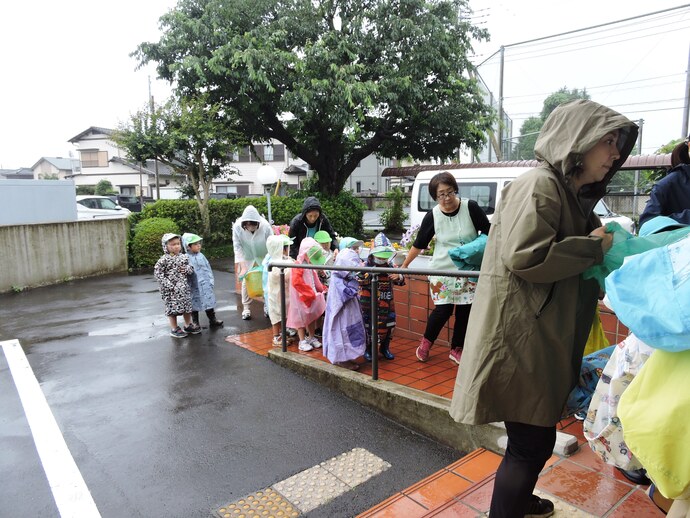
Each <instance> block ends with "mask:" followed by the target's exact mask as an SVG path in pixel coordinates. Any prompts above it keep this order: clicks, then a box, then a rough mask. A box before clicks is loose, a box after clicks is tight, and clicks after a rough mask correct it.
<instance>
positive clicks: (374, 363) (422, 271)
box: [268, 261, 479, 381]
mask: <svg viewBox="0 0 690 518" xmlns="http://www.w3.org/2000/svg"><path fill="white" fill-rule="evenodd" d="M273 268H280V316H281V318H282V322H281V324H280V331H281V335H282V340H283V343H282V350H283V352H284V353H285V352H287V323H286V322H287V317H286V314H285V313H286V304H285V268H301V269H303V270H328V271H341V272H362V273H370V274H371V318H370V322H369V327H370V329H369V332H370V335H371V379H372V380H374V381H376V380H378V379H379V344H378V340H374V337H375V336H378V329H377V326H378V298H379V294H378V276H379V274H382V273H395V274H398V275H435V276H441V277H479V271H473V270H432V269H429V268H390V267H378V266H376V267H374V266H336V265H334V264H332V265H315V264H306V263H299V264H298V263H292V262H287V261H270V262H269V263H268V271H269V272H270V271H271V270H272V269H273ZM403 272H404V273H403Z"/></svg>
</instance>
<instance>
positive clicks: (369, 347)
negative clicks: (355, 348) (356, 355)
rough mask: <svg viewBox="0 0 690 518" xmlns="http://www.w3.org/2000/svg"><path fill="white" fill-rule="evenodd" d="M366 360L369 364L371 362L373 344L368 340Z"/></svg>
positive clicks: (365, 352)
mask: <svg viewBox="0 0 690 518" xmlns="http://www.w3.org/2000/svg"><path fill="white" fill-rule="evenodd" d="M364 359H365V360H366V361H368V362H370V361H371V342H370V341H369V340H367V345H366V349H364Z"/></svg>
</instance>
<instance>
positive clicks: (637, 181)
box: [632, 119, 644, 220]
mask: <svg viewBox="0 0 690 518" xmlns="http://www.w3.org/2000/svg"><path fill="white" fill-rule="evenodd" d="M637 123H638V126H639V127H640V132H639V133H638V135H637V154H638V155H641V154H642V128H643V127H644V119H640V120H638V121H637ZM639 192H640V170H639V169H635V186H634V187H633V208H632V209H633V210H632V216H633V218H632V219H633V220H636V218H637V198H638V196H639Z"/></svg>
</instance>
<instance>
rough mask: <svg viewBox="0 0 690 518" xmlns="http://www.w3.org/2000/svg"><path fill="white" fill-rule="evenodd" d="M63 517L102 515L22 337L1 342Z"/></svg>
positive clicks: (78, 517) (77, 517)
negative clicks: (39, 381) (22, 344)
mask: <svg viewBox="0 0 690 518" xmlns="http://www.w3.org/2000/svg"><path fill="white" fill-rule="evenodd" d="M0 345H1V346H2V349H3V351H4V352H5V357H6V358H7V363H8V365H9V367H10V372H11V373H12V378H13V379H14V384H15V385H16V387H17V392H18V393H19V398H20V399H21V402H22V406H23V407H24V413H25V414H26V419H27V421H28V422H29V427H30V428H31V433H32V435H33V438H34V444H36V450H38V455H39V457H40V458H41V462H42V463H43V470H44V471H45V473H46V477H47V478H48V483H49V484H50V489H51V491H52V492H53V498H54V499H55V504H56V505H57V508H58V511H59V512H60V516H61V517H62V518H100V516H101V515H100V513H99V512H98V508H97V507H96V503H95V502H94V501H93V498H92V497H91V493H90V492H89V489H88V488H87V487H86V483H85V482H84V479H83V478H82V476H81V473H80V472H79V468H77V464H76V463H75V462H74V459H73V458H72V454H71V453H70V451H69V449H68V448H67V444H66V443H65V439H64V437H63V436H62V432H61V431H60V428H59V427H58V425H57V422H56V421H55V417H54V416H53V413H52V412H51V410H50V407H49V406H48V402H47V401H46V398H45V396H44V394H43V391H42V390H41V386H40V385H39V384H38V380H37V379H36V376H35V375H34V372H33V370H32V369H31V365H29V361H28V360H27V358H26V355H25V354H24V351H23V350H22V346H21V345H20V344H19V341H18V340H8V341H5V342H0Z"/></svg>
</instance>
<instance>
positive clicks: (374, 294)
mask: <svg viewBox="0 0 690 518" xmlns="http://www.w3.org/2000/svg"><path fill="white" fill-rule="evenodd" d="M378 292H379V276H378V275H376V274H375V273H373V274H372V275H371V322H369V327H370V329H371V379H372V380H374V381H376V380H378V379H379V329H378V328H379V325H378V324H379V318H378V316H379V308H378V306H379V304H378V301H379V293H378Z"/></svg>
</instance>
